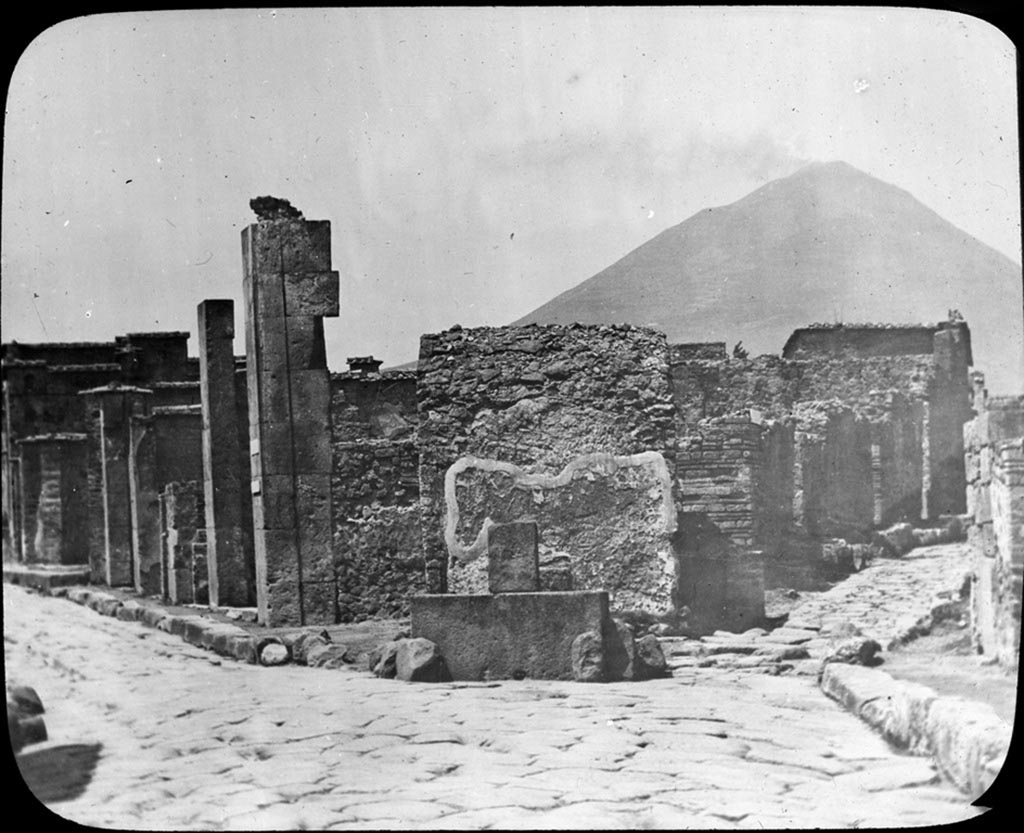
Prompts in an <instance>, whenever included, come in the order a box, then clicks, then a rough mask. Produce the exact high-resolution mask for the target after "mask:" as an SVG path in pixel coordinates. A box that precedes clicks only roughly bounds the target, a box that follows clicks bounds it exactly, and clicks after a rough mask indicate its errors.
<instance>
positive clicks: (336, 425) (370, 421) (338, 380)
mask: <svg viewBox="0 0 1024 833" xmlns="http://www.w3.org/2000/svg"><path fill="white" fill-rule="evenodd" d="M417 420H418V416H417V410H416V373H415V372H409V371H385V372H384V373H372V374H368V375H362V374H358V373H332V374H331V426H332V428H331V430H332V436H333V438H334V439H335V440H336V441H338V442H354V441H358V440H364V439H375V440H382V439H383V440H397V439H401V438H403V437H404V438H408V437H410V436H411V435H412V434H413V432H414V431H415V429H416V422H417Z"/></svg>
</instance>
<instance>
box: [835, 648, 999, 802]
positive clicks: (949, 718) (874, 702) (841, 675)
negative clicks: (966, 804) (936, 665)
mask: <svg viewBox="0 0 1024 833" xmlns="http://www.w3.org/2000/svg"><path fill="white" fill-rule="evenodd" d="M821 690H822V691H823V692H824V693H825V694H826V695H827V696H828V697H831V698H832V699H833V700H836V701H837V702H839V703H840V704H841V705H842V706H844V707H845V708H846V709H847V710H848V711H850V712H852V713H853V714H855V715H857V716H858V717H860V718H861V719H862V720H863V721H864V722H866V723H867V724H868V725H870V726H871V727H873V728H874V729H877V730H878V731H879V732H880V733H881V734H882V736H883V737H884V738H885V739H886V740H887V741H889V742H890V743H892V744H894V745H895V746H897V747H900V748H902V749H906V750H907V751H908V752H911V753H912V754H915V755H924V756H931V757H932V758H933V759H934V761H935V763H936V766H937V767H938V768H939V770H940V771H941V772H942V773H943V774H944V775H945V776H946V777H947V778H948V779H949V780H950V781H951V782H952V783H953V784H955V785H956V786H957V787H958V788H959V789H960V790H961V791H962V792H964V793H966V794H968V795H970V796H972V797H973V798H977V797H979V796H980V795H981V794H982V793H984V792H985V791H986V790H987V789H988V788H989V787H990V786H991V785H992V783H993V781H995V778H996V776H997V775H998V774H999V770H1000V769H1001V768H1002V765H1003V762H1004V761H1005V759H1006V754H1007V751H1008V750H1009V746H1010V737H1011V734H1012V727H1011V726H1010V725H1009V724H1007V723H1006V722H1005V721H1003V720H1001V719H1000V718H999V717H998V716H997V715H996V713H995V711H994V710H993V709H992V707H991V706H988V705H985V704H982V703H977V702H974V701H971V700H965V699H963V698H961V697H940V696H939V695H938V694H936V693H935V692H934V691H932V689H930V688H928V687H927V686H924V685H920V684H918V683H910V682H903V681H900V680H896V679H893V677H891V676H890V675H889V674H886V673H885V672H884V671H879V670H877V669H874V668H865V667H864V666H862V665H844V664H840V663H829V664H827V665H826V666H825V668H824V669H823V671H822V675H821Z"/></svg>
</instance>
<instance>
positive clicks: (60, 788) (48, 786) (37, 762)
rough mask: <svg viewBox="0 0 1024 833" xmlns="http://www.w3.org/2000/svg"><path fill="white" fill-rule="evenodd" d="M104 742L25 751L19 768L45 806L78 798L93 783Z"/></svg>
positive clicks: (20, 759) (29, 786)
mask: <svg viewBox="0 0 1024 833" xmlns="http://www.w3.org/2000/svg"><path fill="white" fill-rule="evenodd" d="M102 748H103V744H100V743H91V744H85V743H72V744H65V745H64V746H52V747H49V748H47V749H36V750H32V751H29V752H21V753H20V754H18V755H17V756H16V760H17V762H18V769H19V770H20V771H21V777H22V778H23V779H25V784H26V785H27V786H28V788H29V789H30V790H31V791H32V794H33V795H34V796H35V797H36V798H38V799H39V800H40V801H41V802H43V803H44V804H50V803H53V802H57V801H70V800H71V799H73V798H78V796H80V795H81V794H82V793H83V792H84V791H85V788H86V787H87V786H88V785H89V782H90V781H91V780H92V774H93V771H94V770H95V769H96V762H97V761H98V760H99V757H100V750H101V749H102Z"/></svg>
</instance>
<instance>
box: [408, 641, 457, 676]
mask: <svg viewBox="0 0 1024 833" xmlns="http://www.w3.org/2000/svg"><path fill="white" fill-rule="evenodd" d="M395 676H396V678H397V679H399V680H403V681H405V682H410V683H440V682H444V681H445V680H446V679H451V678H450V676H449V675H448V673H447V669H446V668H445V663H444V658H443V657H442V656H441V652H440V650H438V647H437V644H436V643H434V642H431V641H430V640H429V639H423V638H422V637H418V638H417V637H414V638H412V639H402V640H399V642H398V649H397V651H396V653H395Z"/></svg>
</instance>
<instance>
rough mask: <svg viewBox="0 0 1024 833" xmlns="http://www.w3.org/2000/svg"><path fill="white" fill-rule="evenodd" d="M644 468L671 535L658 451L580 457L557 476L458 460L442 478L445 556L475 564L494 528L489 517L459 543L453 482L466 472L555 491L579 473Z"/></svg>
mask: <svg viewBox="0 0 1024 833" xmlns="http://www.w3.org/2000/svg"><path fill="white" fill-rule="evenodd" d="M644 466H646V467H648V468H649V469H650V470H651V473H652V475H653V476H654V479H655V481H656V482H657V484H658V486H659V487H660V489H661V502H662V520H663V522H664V524H665V532H666V533H668V534H671V533H673V532H674V531H675V528H676V510H675V504H674V503H673V501H672V477H671V475H670V473H669V469H668V464H667V463H666V462H665V458H664V457H663V456H662V455H661V453H660V452H658V451H642V452H640V453H639V454H627V455H623V456H618V455H615V454H609V453H606V452H595V453H592V454H583V455H581V456H579V457H577V458H575V459H574V460H572V461H571V462H569V464H568V465H566V467H565V468H564V469H562V470H561V471H560V472H559V473H558V474H542V473H530V472H526V471H524V470H523V469H521V468H520V467H519V466H517V465H515V464H514V463H506V462H503V461H501V460H489V459H484V458H481V457H460V458H459V459H458V460H456V461H455V462H454V463H452V465H451V466H449V467H448V470H447V471H446V472H445V475H444V502H445V527H444V540H445V544H446V545H447V547H448V553H449V555H451V556H452V557H453V558H456V559H458V560H459V561H460V562H462V563H463V564H468V563H469V562H471V561H475V560H476V559H477V558H479V557H480V556H481V555H483V554H484V553H485V552H486V551H487V530H489V529H490V528H491V527H492V526H493V525H494V521H492V520H491V519H490V518H489V517H488V518H485V519H484V522H483V525H482V526H481V528H480V532H479V533H478V534H477V536H476V538H475V539H474V540H473V542H472V543H471V544H470V545H469V546H463V545H462V544H461V543H460V542H459V540H458V537H457V535H456V530H457V529H458V526H459V501H458V495H457V494H456V488H455V482H456V479H457V478H458V476H459V475H460V474H461V473H462V472H464V471H466V470H467V469H479V470H481V471H487V472H502V473H503V474H507V475H509V476H510V477H511V478H512V483H513V487H514V488H518V489H558V488H561V487H563V486H568V485H569V484H570V483H571V482H572V480H573V477H574V476H575V474H576V473H577V472H579V471H593V472H596V473H597V474H600V475H604V476H610V475H612V474H614V473H615V472H616V471H618V469H620V468H629V467H644ZM666 569H667V568H666Z"/></svg>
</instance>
